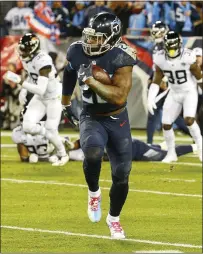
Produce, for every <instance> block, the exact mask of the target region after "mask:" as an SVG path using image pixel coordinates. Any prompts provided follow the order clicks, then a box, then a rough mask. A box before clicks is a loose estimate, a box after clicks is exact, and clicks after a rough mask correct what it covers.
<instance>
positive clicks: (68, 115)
mask: <svg viewBox="0 0 203 254" xmlns="http://www.w3.org/2000/svg"><path fill="white" fill-rule="evenodd" d="M63 114H64V116H65V117H66V118H68V120H69V122H70V124H72V125H73V126H74V127H78V126H79V119H78V118H77V116H76V115H75V114H74V113H73V111H72V108H71V104H70V105H63Z"/></svg>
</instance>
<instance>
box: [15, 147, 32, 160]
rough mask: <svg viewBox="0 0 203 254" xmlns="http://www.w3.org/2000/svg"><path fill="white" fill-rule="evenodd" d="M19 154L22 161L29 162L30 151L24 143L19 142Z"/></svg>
mask: <svg viewBox="0 0 203 254" xmlns="http://www.w3.org/2000/svg"><path fill="white" fill-rule="evenodd" d="M17 150H18V154H19V156H20V159H21V161H22V162H29V152H28V149H27V147H26V146H25V145H24V144H21V143H20V144H17Z"/></svg>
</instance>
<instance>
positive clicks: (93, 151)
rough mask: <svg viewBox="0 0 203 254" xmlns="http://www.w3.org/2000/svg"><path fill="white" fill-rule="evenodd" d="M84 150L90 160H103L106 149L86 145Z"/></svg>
mask: <svg viewBox="0 0 203 254" xmlns="http://www.w3.org/2000/svg"><path fill="white" fill-rule="evenodd" d="M83 152H84V156H85V159H86V161H88V162H97V161H101V160H102V157H103V154H104V150H103V149H102V148H101V147H86V148H85V149H83Z"/></svg>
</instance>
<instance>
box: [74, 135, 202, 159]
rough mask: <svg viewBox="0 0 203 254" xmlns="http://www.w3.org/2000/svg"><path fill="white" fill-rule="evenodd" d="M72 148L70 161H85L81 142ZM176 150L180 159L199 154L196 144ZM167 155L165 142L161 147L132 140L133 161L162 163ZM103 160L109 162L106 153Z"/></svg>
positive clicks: (177, 147) (179, 146)
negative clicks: (189, 154)
mask: <svg viewBox="0 0 203 254" xmlns="http://www.w3.org/2000/svg"><path fill="white" fill-rule="evenodd" d="M72 147H73V148H71V149H73V150H71V151H70V152H69V156H70V160H74V161H83V160H84V154H83V152H82V150H81V149H80V141H79V140H77V141H75V142H74V146H72ZM175 149H176V153H177V156H178V157H179V156H183V155H185V154H188V153H192V152H193V153H195V154H196V152H197V146H196V144H192V145H178V146H176V148H175ZM166 154H167V147H166V144H165V142H163V143H161V144H159V145H158V144H157V145H148V144H146V143H145V142H143V141H141V140H138V139H135V138H133V139H132V161H162V160H163V159H164V158H165V156H166ZM103 160H104V161H109V158H108V155H107V153H106V152H105V153H104V156H103Z"/></svg>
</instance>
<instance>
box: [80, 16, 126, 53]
mask: <svg viewBox="0 0 203 254" xmlns="http://www.w3.org/2000/svg"><path fill="white" fill-rule="evenodd" d="M120 41H121V21H120V19H119V18H118V17H117V16H115V15H114V14H111V13H108V12H101V13H98V14H96V15H94V16H93V17H92V18H91V19H90V21H89V25H88V27H86V28H84V30H83V33H82V46H83V50H84V52H85V54H87V55H90V56H95V55H101V54H103V53H105V52H107V51H108V50H110V49H112V48H113V47H114V46H115V45H117V44H118V43H119V42H120Z"/></svg>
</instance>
